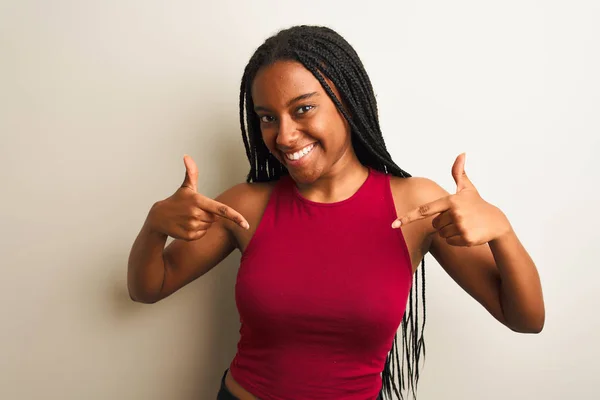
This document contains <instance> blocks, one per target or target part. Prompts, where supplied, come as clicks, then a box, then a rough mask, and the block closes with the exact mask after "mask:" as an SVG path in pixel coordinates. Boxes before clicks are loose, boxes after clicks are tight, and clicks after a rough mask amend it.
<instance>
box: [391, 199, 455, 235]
mask: <svg viewBox="0 0 600 400" xmlns="http://www.w3.org/2000/svg"><path fill="white" fill-rule="evenodd" d="M448 209H450V196H446V197H442V198H441V199H437V200H434V201H432V202H430V203H426V204H423V205H421V206H419V207H417V208H414V209H412V210H410V211H409V212H408V213H406V214H404V215H403V216H402V217H400V218H398V219H396V220H395V221H394V223H393V224H392V227H394V228H398V227H399V226H401V225H406V224H409V223H411V222H413V221H418V220H420V219H425V218H427V217H430V216H432V215H435V214H439V213H442V212H444V211H446V210H448ZM398 222H399V223H398Z"/></svg>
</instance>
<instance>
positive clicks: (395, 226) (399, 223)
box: [392, 219, 402, 229]
mask: <svg viewBox="0 0 600 400" xmlns="http://www.w3.org/2000/svg"><path fill="white" fill-rule="evenodd" d="M400 225H402V222H400V220H399V219H397V220H395V221H394V222H393V223H392V228H394V229H397V228H400Z"/></svg>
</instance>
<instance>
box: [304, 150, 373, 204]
mask: <svg viewBox="0 0 600 400" xmlns="http://www.w3.org/2000/svg"><path fill="white" fill-rule="evenodd" d="M352 155H353V157H348V158H347V159H345V160H344V159H340V160H339V161H338V162H336V163H335V164H334V165H333V166H332V167H331V169H330V171H329V172H327V173H326V174H324V175H323V176H321V177H320V178H319V179H317V180H316V181H315V182H311V183H309V184H297V187H298V191H299V192H300V194H301V195H302V196H303V197H304V198H306V199H308V200H311V201H315V202H318V203H336V202H339V201H343V200H346V199H348V198H350V197H352V195H353V194H354V193H356V191H357V190H358V189H359V188H360V187H361V186H362V184H363V183H364V182H365V180H366V179H367V177H368V176H369V169H368V168H367V167H365V166H364V165H362V164H361V163H360V161H358V158H357V157H356V155H354V154H352Z"/></svg>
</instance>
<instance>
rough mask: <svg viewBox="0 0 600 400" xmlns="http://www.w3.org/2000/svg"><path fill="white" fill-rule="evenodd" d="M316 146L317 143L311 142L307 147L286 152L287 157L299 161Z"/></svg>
mask: <svg viewBox="0 0 600 400" xmlns="http://www.w3.org/2000/svg"><path fill="white" fill-rule="evenodd" d="M314 148H315V143H312V144H309V145H308V146H306V147H305V148H303V149H301V150H298V151H297V152H295V153H285V158H287V159H288V160H290V161H298V160H300V159H302V158H304V157H306V155H307V154H308V153H310V152H311V151H312V149H314Z"/></svg>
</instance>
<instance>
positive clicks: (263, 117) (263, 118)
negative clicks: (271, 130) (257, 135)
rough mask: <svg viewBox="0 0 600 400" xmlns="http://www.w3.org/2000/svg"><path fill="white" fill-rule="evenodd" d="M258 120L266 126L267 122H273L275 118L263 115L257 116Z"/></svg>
mask: <svg viewBox="0 0 600 400" xmlns="http://www.w3.org/2000/svg"><path fill="white" fill-rule="evenodd" d="M258 118H259V119H260V122H262V123H265V124H268V123H269V122H273V120H274V119H275V118H273V117H271V116H270V115H263V116H259V117H258Z"/></svg>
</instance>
